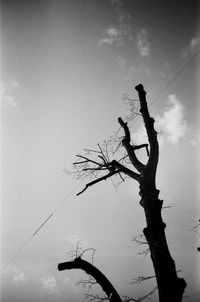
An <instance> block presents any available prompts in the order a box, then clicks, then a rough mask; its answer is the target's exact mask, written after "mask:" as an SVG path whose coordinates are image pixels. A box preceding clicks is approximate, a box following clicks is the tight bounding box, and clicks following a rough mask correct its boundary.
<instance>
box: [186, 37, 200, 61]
mask: <svg viewBox="0 0 200 302" xmlns="http://www.w3.org/2000/svg"><path fill="white" fill-rule="evenodd" d="M199 47H200V36H195V37H193V38H192V39H191V40H190V41H189V43H188V45H187V46H186V47H185V48H184V49H183V50H182V52H181V55H182V57H183V58H186V57H188V56H189V55H191V54H193V53H194V52H195V51H197V50H198V48H199Z"/></svg>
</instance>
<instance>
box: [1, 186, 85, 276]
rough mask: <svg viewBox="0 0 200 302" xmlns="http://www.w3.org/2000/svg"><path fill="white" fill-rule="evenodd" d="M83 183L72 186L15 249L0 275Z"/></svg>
mask: <svg viewBox="0 0 200 302" xmlns="http://www.w3.org/2000/svg"><path fill="white" fill-rule="evenodd" d="M82 182H83V180H81V181H80V182H79V183H78V184H77V185H75V186H74V188H73V189H72V190H71V192H70V193H69V194H68V195H67V197H65V198H64V199H63V200H62V201H61V202H60V203H59V204H58V206H57V207H55V209H54V210H53V211H52V212H51V214H50V215H49V216H48V217H47V218H46V219H45V220H44V221H43V222H42V223H41V224H40V225H39V227H38V228H37V229H36V230H35V231H34V232H33V233H32V234H31V235H30V236H29V237H28V238H27V239H26V240H25V242H24V243H23V244H22V245H21V246H20V247H19V248H18V249H17V251H16V252H15V253H14V254H13V255H12V256H11V257H10V258H9V260H8V261H7V262H6V264H5V265H4V266H3V267H2V268H1V270H0V273H3V272H4V271H5V269H6V268H7V266H8V265H9V264H10V263H11V262H12V261H13V260H14V258H15V257H16V256H17V255H18V254H19V253H20V252H21V251H22V250H23V249H24V248H25V247H26V246H27V245H28V244H29V242H31V241H32V240H33V239H34V237H35V235H36V234H38V233H39V231H40V230H41V229H42V228H43V227H44V226H45V224H46V223H47V222H48V221H49V220H50V219H51V218H52V217H53V215H54V214H55V213H56V212H57V211H58V210H59V209H60V208H61V207H62V206H63V204H64V203H65V202H67V201H68V200H69V199H70V198H71V195H72V194H73V193H74V192H75V190H76V189H77V188H78V187H79V186H80V184H81V183H82Z"/></svg>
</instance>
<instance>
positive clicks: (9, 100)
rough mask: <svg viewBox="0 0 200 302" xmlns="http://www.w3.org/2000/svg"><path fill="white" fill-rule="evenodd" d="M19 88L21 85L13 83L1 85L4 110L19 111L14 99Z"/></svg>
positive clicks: (0, 94) (0, 91)
mask: <svg viewBox="0 0 200 302" xmlns="http://www.w3.org/2000/svg"><path fill="white" fill-rule="evenodd" d="M18 86H19V83H17V82H16V81H12V82H11V83H5V82H1V84H0V100H1V105H2V109H6V110H13V109H15V110H16V109H19V106H18V104H17V102H16V101H15V99H14V96H13V94H14V90H15V89H16V88H17V87H18Z"/></svg>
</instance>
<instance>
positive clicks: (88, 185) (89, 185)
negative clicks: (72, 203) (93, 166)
mask: <svg viewBox="0 0 200 302" xmlns="http://www.w3.org/2000/svg"><path fill="white" fill-rule="evenodd" d="M119 172H120V171H118V170H116V171H114V172H109V173H108V174H106V175H104V176H102V177H100V178H97V179H95V180H93V181H91V182H89V183H87V184H86V185H85V188H84V189H83V190H82V191H80V192H79V193H77V194H76V195H77V196H78V195H80V194H82V193H83V192H85V190H87V188H88V187H91V186H93V185H94V184H96V183H98V182H100V181H102V180H106V179H107V178H109V177H111V176H113V175H114V174H117V173H119Z"/></svg>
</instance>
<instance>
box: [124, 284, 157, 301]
mask: <svg viewBox="0 0 200 302" xmlns="http://www.w3.org/2000/svg"><path fill="white" fill-rule="evenodd" d="M157 289H158V287H157V286H155V287H154V288H153V289H152V290H151V291H150V292H148V293H147V294H146V295H144V296H142V297H139V298H137V299H135V298H129V297H127V296H125V297H124V302H131V301H134V302H141V301H144V300H145V299H147V298H149V297H150V296H151V295H153V294H154V292H155V291H156V290H157Z"/></svg>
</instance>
